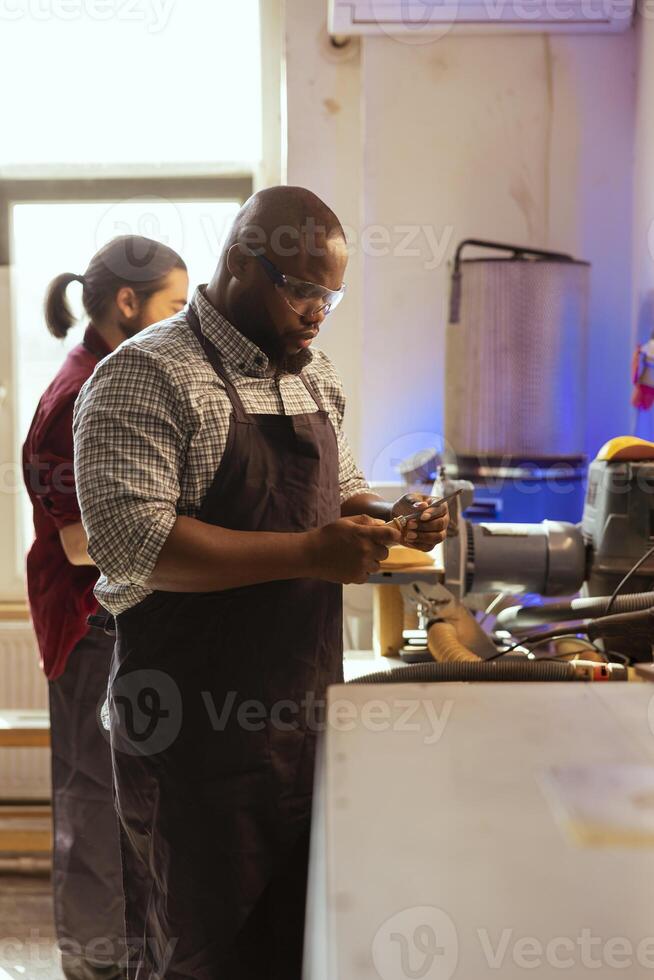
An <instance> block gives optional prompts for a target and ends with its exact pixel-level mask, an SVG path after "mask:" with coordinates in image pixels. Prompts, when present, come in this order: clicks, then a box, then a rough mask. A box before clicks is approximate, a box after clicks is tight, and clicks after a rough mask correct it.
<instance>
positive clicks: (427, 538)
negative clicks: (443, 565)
mask: <svg viewBox="0 0 654 980" xmlns="http://www.w3.org/2000/svg"><path fill="white" fill-rule="evenodd" d="M429 500H431V497H429V496H426V495H425V494H422V493H406V494H405V495H404V496H403V497H400V499H399V500H396V501H395V503H394V504H393V509H392V511H391V513H392V515H393V517H402V516H404V515H407V514H415V518H413V517H412V518H411V520H410V521H409V522H408V523H407V527H406V531H405V533H404V537H403V539H402V544H405V545H407V547H409V548H417V550H418V551H432V550H433V549H434V548H435V547H436V545H437V544H441V542H443V541H444V540H445V538H446V537H447V529H448V526H449V523H450V509H449V507H448V505H447V504H441V506H440V507H430V506H429Z"/></svg>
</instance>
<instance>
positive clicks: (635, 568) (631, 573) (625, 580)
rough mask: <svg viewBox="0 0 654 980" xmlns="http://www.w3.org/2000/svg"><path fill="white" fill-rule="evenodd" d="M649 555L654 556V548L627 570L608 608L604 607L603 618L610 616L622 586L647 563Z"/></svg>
mask: <svg viewBox="0 0 654 980" xmlns="http://www.w3.org/2000/svg"><path fill="white" fill-rule="evenodd" d="M651 555H654V547H652V548H650V549H649V551H646V552H645V554H644V555H643V557H642V558H639V559H638V561H637V562H636V564H635V565H634V566H633V567H632V568H630V569H629V571H628V572H627V574H626V575H625V577H624V578H623V579H622V581H621V582H620V584H619V585H618V586H616V589H615V591H614V592H613V595H612V596H611V598H610V599H609V604H608V606H607V607H606V611H605V613H604V615H605V616H608V615H609V614H610V612H611V610H612V609H613V606H614V604H615V600H616V599H617V598H618V596H619V595H620V593H621V592H622V589H623V588H624V586H625V585H626V584H627V582H628V581H629V579H630V578H631V577H632V576H633V575H635V574H636V572H637V571H638V569H639V568H640V567H641V565H644V564H645V562H646V561H647V559H648V558H649V557H650V556H651Z"/></svg>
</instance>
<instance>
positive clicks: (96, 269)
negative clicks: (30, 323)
mask: <svg viewBox="0 0 654 980" xmlns="http://www.w3.org/2000/svg"><path fill="white" fill-rule="evenodd" d="M173 269H182V270H184V271H186V264H185V262H184V260H183V259H182V258H181V257H180V256H179V255H178V254H177V252H175V251H173V249H172V248H169V246H168V245H163V244H162V243H161V242H156V241H154V239H152V238H144V237H143V236H141V235H119V236H118V238H114V239H112V241H110V242H109V243H108V244H107V245H105V246H103V248H101V249H100V251H99V252H96V254H95V255H94V256H93V258H92V259H91V261H90V262H89V266H88V268H87V270H86V272H85V273H84V275H83V276H80V275H76V274H75V273H72V272H62V273H61V275H58V276H56V277H55V278H54V279H53V280H52V282H51V283H50V285H49V286H48V291H47V293H46V297H45V322H46V324H47V327H48V330H49V331H50V333H51V334H52V335H53V336H54V337H65V336H66V334H67V333H68V331H69V330H70V328H71V327H72V326H73V324H74V323H75V317H74V316H73V313H72V311H71V309H70V307H69V305H68V303H67V301H66V290H67V289H68V286H69V285H70V284H71V282H80V283H81V284H82V287H83V289H82V303H83V305H84V309H85V311H86V313H87V315H88V317H89V318H90V320H91V321H93V320H97V319H99V318H100V317H102V316H103V315H104V314H105V313H106V312H107V310H108V309H109V307H110V306H111V303H112V302H113V300H114V298H115V296H116V293H117V292H118V290H119V289H122V288H123V287H124V286H129V287H130V289H133V290H134V292H135V294H136V295H137V297H138V298H139V300H140V301H141V302H145V300H147V299H148V298H149V297H150V296H152V295H153V294H154V293H156V292H158V291H159V290H160V289H161V288H162V287H163V284H164V280H165V278H166V276H167V275H168V274H169V273H170V272H172V270H173Z"/></svg>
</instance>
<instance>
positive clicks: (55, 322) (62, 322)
mask: <svg viewBox="0 0 654 980" xmlns="http://www.w3.org/2000/svg"><path fill="white" fill-rule="evenodd" d="M71 282H81V283H83V282H84V276H78V275H76V274H75V273H74V272H62V273H61V275H59V276H55V278H54V279H53V280H52V282H51V283H50V285H49V286H48V292H47V293H46V297H45V322H46V324H47V327H48V330H49V331H50V333H51V334H52V336H53V337H59V338H63V337H65V336H66V334H67V333H68V331H69V330H70V328H71V327H72V325H73V324H74V322H75V317H74V316H73V313H72V310H71V308H70V306H69V305H68V302H67V301H66V290H67V289H68V287H69V286H70V284H71Z"/></svg>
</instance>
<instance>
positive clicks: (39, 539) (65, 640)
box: [23, 326, 110, 680]
mask: <svg viewBox="0 0 654 980" xmlns="http://www.w3.org/2000/svg"><path fill="white" fill-rule="evenodd" d="M109 353H110V349H109V347H107V345H106V344H105V342H104V340H103V339H102V337H101V336H100V334H99V333H98V332H97V330H95V329H94V327H92V326H89V327H87V329H86V332H85V334H84V341H83V343H81V344H79V345H78V346H77V347H75V348H73V350H72V351H70V353H69V354H68V356H67V357H66V360H65V361H64V364H63V365H62V367H61V369H60V370H59V372H58V374H57V375H56V377H55V378H54V380H53V381H52V382H51V384H50V385H49V386H48V387H47V388H46V390H45V392H44V393H43V396H42V397H41V400H40V402H39V404H38V407H37V409H36V413H35V415H34V418H33V420H32V424H31V426H30V430H29V432H28V434H27V439H26V440H25V445H24V446H23V477H24V479H25V484H26V486H27V492H28V493H29V496H30V500H31V501H32V507H33V511H34V531H35V538H34V542H33V544H32V547H31V548H30V550H29V553H28V555H27V591H28V595H29V602H30V608H31V611H32V622H33V623H34V630H35V632H36V638H37V640H38V644H39V650H40V651H41V664H42V666H43V669H44V671H45V673H46V676H47V677H48V678H49V680H56V678H57V677H59V676H60V675H61V674H62V673H63V672H64V669H65V667H66V660H67V659H68V655H69V653H70V652H71V650H72V649H73V647H74V646H75V645H76V644H77V643H78V642H79V641H80V640H81V639H82V637H83V636H85V635H86V633H87V632H88V630H89V627H88V626H87V623H86V617H87V616H88V615H89V614H90V613H94V612H96V610H97V608H98V603H97V601H96V599H95V597H94V595H93V587H94V586H95V583H96V582H97V579H98V570H97V568H96V567H95V566H94V565H71V564H70V562H69V561H68V559H67V558H66V555H65V553H64V549H63V547H62V545H61V541H60V540H59V531H60V529H61V528H63V527H66V526H67V525H69V524H78V523H79V522H80V520H81V516H80V510H79V504H78V502H77V494H76V492H75V475H74V472H73V406H74V405H75V400H76V398H77V396H78V394H79V391H80V388H81V387H82V385H83V384H84V382H85V381H86V380H87V378H89V377H90V376H91V375H92V374H93V370H94V368H95V366H96V364H97V363H98V361H99V360H101V359H102V358H103V357H105V356H106V355H107V354H109Z"/></svg>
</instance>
